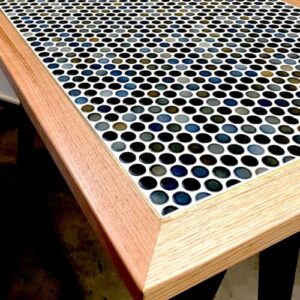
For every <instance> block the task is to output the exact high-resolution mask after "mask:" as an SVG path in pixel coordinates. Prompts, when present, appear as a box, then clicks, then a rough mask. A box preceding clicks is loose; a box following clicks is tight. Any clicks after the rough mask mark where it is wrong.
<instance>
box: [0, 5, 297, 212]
mask: <svg viewBox="0 0 300 300" xmlns="http://www.w3.org/2000/svg"><path fill="white" fill-rule="evenodd" d="M0 7H1V8H2V10H3V11H4V13H5V14H6V16H7V17H8V18H9V19H10V21H11V22H12V23H13V24H14V26H15V27H16V28H17V30H18V31H19V32H20V33H21V35H22V36H23V38H24V39H25V40H26V42H27V43H28V44H29V45H30V47H31V48H32V49H33V50H34V52H35V53H36V55H37V56H38V57H39V59H40V60H41V61H42V62H43V63H44V65H45V66H46V67H47V68H48V70H49V72H50V73H51V74H52V75H53V76H54V78H55V80H56V81H57V82H58V83H59V84H60V86H61V87H62V88H63V89H64V91H65V93H66V94H68V96H69V99H70V101H72V103H74V105H75V106H76V108H77V109H78V111H79V112H80V113H81V114H82V116H83V117H84V118H85V119H86V121H87V122H88V123H89V124H90V125H91V128H93V130H95V132H96V133H97V134H98V136H99V138H101V139H102V140H103V141H104V143H105V144H106V146H107V147H108V148H109V149H111V153H112V154H113V155H114V156H115V158H116V159H117V160H118V161H119V162H120V164H121V165H122V166H123V168H124V169H126V171H127V172H128V174H129V176H130V177H131V178H132V179H133V180H134V181H135V182H136V184H137V186H139V188H140V190H142V192H143V193H144V194H145V195H146V197H147V199H148V200H149V202H150V203H151V204H152V205H153V207H154V208H155V209H156V210H157V211H158V212H159V214H161V215H162V216H164V215H166V214H169V213H171V212H173V211H174V210H177V209H184V208H185V207H187V206H189V205H192V204H194V203H197V202H199V201H203V200H204V199H209V197H211V196H213V195H216V194H217V193H222V192H224V191H225V190H227V189H228V188H230V187H232V186H234V185H236V184H239V183H242V182H245V181H247V180H251V179H253V178H255V177H257V176H258V175H259V174H261V173H263V172H266V171H268V170H273V169H274V168H278V167H280V166H281V165H283V164H285V163H287V162H289V161H291V160H294V159H295V158H298V157H299V156H300V126H299V121H300V117H299V116H300V91H299V84H300V63H299V61H300V60H299V57H300V56H299V55H300V50H299V49H300V38H299V33H300V18H299V16H300V9H298V8H295V7H293V6H291V5H288V4H284V3H283V2H280V1H277V0H271V1H268V0H260V1H247V0H240V1H231V0H226V1H225V0H224V1H202V0H200V1H181V0H179V1H176V0H173V1H162V2H159V1H120V2H118V1H108V0H105V1H95V0H90V1H79V0H76V1H51V0H49V1H44V0H39V1H38V0H28V1H21V0H19V1H8V0H0Z"/></svg>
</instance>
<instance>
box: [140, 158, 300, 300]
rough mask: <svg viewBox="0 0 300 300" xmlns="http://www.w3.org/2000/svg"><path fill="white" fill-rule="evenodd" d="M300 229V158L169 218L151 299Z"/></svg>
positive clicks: (150, 282) (149, 286)
mask: <svg viewBox="0 0 300 300" xmlns="http://www.w3.org/2000/svg"><path fill="white" fill-rule="evenodd" d="M298 231H300V161H299V160H298V161H296V162H294V163H292V164H289V165H286V166H284V167H282V168H280V169H277V170H276V171H273V172H269V173H267V174H265V175H263V176H260V177H258V178H256V179H254V180H252V181H250V182H248V183H246V184H242V185H240V186H238V187H236V188H233V189H231V190H230V191H227V192H226V193H223V194H221V195H218V196H216V197H214V198H213V199H209V200H208V201H204V202H202V203H201V204H199V205H195V206H192V207H190V208H187V209H186V210H183V211H182V212H178V213H176V212H175V213H174V214H172V215H171V216H170V217H168V218H166V219H164V220H163V221H162V227H161V230H160V233H159V237H158V240H157V244H156V248H155V251H154V256H153V259H152V261H151V265H150V269H149V273H148V276H147V280H146V284H145V295H146V299H167V298H169V297H170V296H174V295H176V294H177V293H179V292H180V291H182V290H185V289H187V288H189V287H192V286H193V285H195V284H197V283H199V282H201V281H203V280H205V279H207V278H209V277H210V276H211V275H212V274H216V273H218V272H220V271H222V270H225V269H226V268H228V267H230V266H232V265H234V264H236V263H237V262H240V261H242V260H243V259H245V258H247V257H249V256H251V255H253V254H255V253H257V252H259V251H260V250H262V249H265V248H267V247H268V246H270V245H271V244H275V243H276V242H278V241H280V240H282V239H284V238H286V237H287V236H289V235H291V234H293V233H295V232H298ZM158 274H159V276H158Z"/></svg>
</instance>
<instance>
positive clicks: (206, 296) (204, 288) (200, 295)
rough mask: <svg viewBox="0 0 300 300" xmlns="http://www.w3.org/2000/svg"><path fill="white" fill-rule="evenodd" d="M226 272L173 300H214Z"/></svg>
mask: <svg viewBox="0 0 300 300" xmlns="http://www.w3.org/2000/svg"><path fill="white" fill-rule="evenodd" d="M225 273H226V271H224V272H221V273H219V274H217V275H215V276H213V277H211V278H209V279H207V280H205V281H203V282H201V283H199V284H198V285H196V286H194V287H192V288H190V289H189V290H187V291H185V292H183V293H181V294H179V295H177V296H176V297H174V298H172V300H200V299H201V300H212V299H214V297H215V295H216V293H217V291H218V288H219V286H220V284H221V282H222V280H223V278H224V276H225Z"/></svg>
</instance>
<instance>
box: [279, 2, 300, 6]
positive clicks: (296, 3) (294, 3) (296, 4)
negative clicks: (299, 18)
mask: <svg viewBox="0 0 300 300" xmlns="http://www.w3.org/2000/svg"><path fill="white" fill-rule="evenodd" d="M283 2H286V3H288V4H292V5H295V6H297V7H300V0H283Z"/></svg>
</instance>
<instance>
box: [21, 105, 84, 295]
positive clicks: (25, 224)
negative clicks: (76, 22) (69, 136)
mask: <svg viewBox="0 0 300 300" xmlns="http://www.w3.org/2000/svg"><path fill="white" fill-rule="evenodd" d="M34 138H35V129H34V127H33V125H32V123H31V121H30V120H29V118H28V116H27V115H26V113H25V111H24V110H23V108H22V107H21V109H20V124H19V136H18V158H17V186H18V203H17V205H16V209H17V210H18V213H17V215H18V220H17V228H16V234H17V235H18V236H19V239H18V240H19V244H18V246H17V248H18V251H17V253H18V257H20V254H21V252H23V253H24V251H34V252H36V253H37V255H38V258H39V259H40V260H41V264H42V265H44V267H45V268H46V270H47V271H48V272H51V273H52V274H53V275H55V276H56V277H57V278H59V280H60V282H61V283H62V297H61V298H62V299H72V300H79V299H83V296H82V291H81V288H80V285H79V283H78V280H77V277H76V275H75V273H74V272H73V270H72V268H71V266H70V265H69V263H68V262H67V260H66V259H65V258H64V257H63V255H62V251H61V247H60V243H59V240H58V237H57V235H56V234H55V232H54V230H53V224H52V221H51V218H50V216H49V213H48V209H47V201H46V200H47V171H48V170H49V167H48V165H47V164H48V163H51V162H52V161H51V160H50V159H44V157H45V155H44V157H42V156H40V157H39V156H38V155H36V153H35V152H34ZM45 152H46V151H45ZM46 156H47V157H49V155H48V153H47V154H46ZM25 253H26V252H25Z"/></svg>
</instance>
